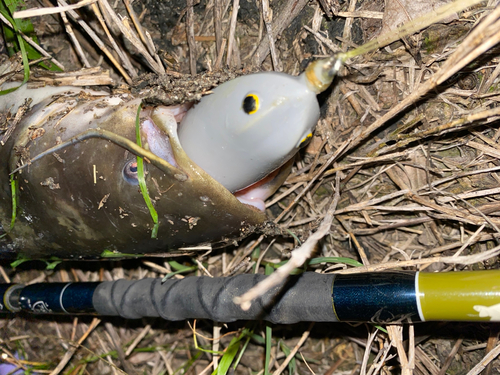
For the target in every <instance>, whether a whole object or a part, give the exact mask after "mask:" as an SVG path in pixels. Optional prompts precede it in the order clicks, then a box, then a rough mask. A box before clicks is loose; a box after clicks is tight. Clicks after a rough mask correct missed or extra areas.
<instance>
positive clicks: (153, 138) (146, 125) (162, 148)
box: [141, 118, 179, 168]
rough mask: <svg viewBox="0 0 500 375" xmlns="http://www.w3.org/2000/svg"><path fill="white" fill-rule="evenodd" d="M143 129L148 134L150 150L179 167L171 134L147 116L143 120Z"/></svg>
mask: <svg viewBox="0 0 500 375" xmlns="http://www.w3.org/2000/svg"><path fill="white" fill-rule="evenodd" d="M174 121H175V119H174ZM141 130H142V131H143V133H144V134H145V135H146V140H147V145H148V147H149V150H150V151H151V152H152V153H153V154H155V155H156V156H158V157H159V158H162V159H163V160H165V161H166V162H167V163H169V164H170V165H172V166H174V167H176V168H179V165H178V164H177V161H176V160H175V156H174V152H173V150H172V145H171V144H170V137H169V135H168V134H166V133H165V132H164V131H162V130H160V129H159V128H158V126H156V124H155V123H154V121H153V120H152V119H151V118H146V119H145V120H144V121H142V122H141Z"/></svg>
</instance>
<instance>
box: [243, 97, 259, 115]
mask: <svg viewBox="0 0 500 375" xmlns="http://www.w3.org/2000/svg"><path fill="white" fill-rule="evenodd" d="M242 107H243V111H245V113H246V114H248V115H253V114H254V113H255V112H257V110H258V109H259V97H258V96H257V95H255V94H248V95H247V96H245V99H243V104H242Z"/></svg>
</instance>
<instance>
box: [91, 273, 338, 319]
mask: <svg viewBox="0 0 500 375" xmlns="http://www.w3.org/2000/svg"><path fill="white" fill-rule="evenodd" d="M265 277H266V276H264V275H237V276H232V277H220V278H210V277H204V276H203V277H186V278H184V279H182V280H167V281H166V282H164V283H163V284H162V282H161V280H160V279H143V280H138V281H127V280H117V281H112V282H105V283H102V284H101V285H100V286H99V287H98V288H97V290H96V292H95V294H94V307H95V309H96V310H97V312H98V313H99V314H102V315H120V316H123V317H124V318H128V319H137V318H141V317H147V316H151V317H156V316H161V317H162V318H163V319H167V320H182V319H193V318H196V319H212V320H215V321H218V322H232V321H235V320H256V319H264V320H268V321H271V322H273V323H282V324H286V323H294V322H299V321H316V322H335V321H337V318H336V316H335V313H334V312H333V309H332V299H331V291H332V282H333V278H334V275H321V274H317V273H314V272H306V273H303V274H302V275H299V276H292V277H291V278H290V279H289V280H288V281H287V282H286V283H285V284H281V285H278V286H277V287H275V288H272V289H271V290H270V291H268V292H267V293H266V294H264V295H263V296H262V297H260V298H258V299H257V300H255V301H254V302H253V303H252V307H251V308H250V309H249V310H248V311H243V310H242V309H241V308H240V306H238V305H236V304H235V303H234V302H233V298H234V297H236V296H240V295H242V294H243V293H245V292H246V291H247V290H249V289H250V288H251V287H253V286H254V285H255V284H257V283H258V282H259V281H261V280H262V279H263V278H265Z"/></svg>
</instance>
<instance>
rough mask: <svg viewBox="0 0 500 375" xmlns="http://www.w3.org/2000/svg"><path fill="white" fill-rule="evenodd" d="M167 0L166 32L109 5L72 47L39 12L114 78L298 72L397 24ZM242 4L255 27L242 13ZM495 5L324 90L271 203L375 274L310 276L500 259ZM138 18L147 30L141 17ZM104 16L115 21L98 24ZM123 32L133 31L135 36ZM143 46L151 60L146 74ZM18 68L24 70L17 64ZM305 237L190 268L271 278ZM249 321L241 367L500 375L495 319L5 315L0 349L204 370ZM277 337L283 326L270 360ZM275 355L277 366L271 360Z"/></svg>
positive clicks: (26, 278) (350, 8)
mask: <svg viewBox="0 0 500 375" xmlns="http://www.w3.org/2000/svg"><path fill="white" fill-rule="evenodd" d="M42 3H43V4H44V6H46V7H49V6H50V4H48V3H46V2H43V1H42ZM87 3H88V2H87ZM190 3H191V4H192V1H191V2H189V1H188V4H190ZM429 3H431V2H429ZM60 4H65V3H63V2H62V1H61V2H60ZM169 4H170V5H171V6H172V8H175V6H178V7H180V9H183V10H182V11H181V15H180V17H179V19H178V22H177V25H176V26H175V27H173V28H172V29H171V30H169V31H168V32H167V31H160V30H162V28H161V27H160V26H159V25H158V24H156V23H155V20H156V19H158V18H161V15H157V17H156V18H155V17H154V15H153V14H152V13H153V11H152V9H158V8H153V5H152V4H147V5H146V4H135V6H134V8H135V10H136V12H137V14H135V13H133V12H131V13H128V20H127V21H126V22H121V21H119V19H118V18H117V17H116V15H114V14H113V12H111V11H110V9H111V6H117V7H118V9H117V12H118V13H120V14H122V15H125V14H127V13H126V10H125V5H127V7H128V8H130V4H129V2H128V1H125V2H124V3H121V2H116V3H115V4H108V3H107V1H106V0H99V1H98V2H97V3H92V4H91V5H89V6H88V10H89V12H88V13H90V14H97V15H98V17H97V19H100V20H101V21H102V22H101V23H99V22H96V21H92V22H87V23H85V26H84V25H83V23H84V22H86V21H85V20H80V21H79V22H80V27H79V28H77V31H76V30H75V31H73V29H72V27H73V28H74V25H75V24H74V23H71V22H70V23H66V30H67V32H69V33H70V35H71V36H72V38H71V39H66V38H65V37H61V33H63V32H64V31H63V30H62V29H61V27H60V25H59V21H56V20H57V19H58V18H57V17H59V16H57V15H56V16H44V17H42V18H37V19H35V20H36V27H37V30H40V32H39V35H40V37H41V39H42V41H43V42H45V44H44V45H47V46H48V47H50V48H49V49H52V52H53V53H55V57H56V58H57V60H58V61H60V62H61V63H62V64H63V65H64V66H65V67H66V69H68V67H74V68H75V69H76V68H80V67H87V68H90V67H94V66H96V65H97V63H98V62H99V63H101V62H102V64H103V65H104V67H105V69H111V78H112V79H113V80H114V82H115V83H116V84H117V85H118V83H119V82H128V83H131V82H132V80H133V79H135V78H136V77H137V76H138V74H140V73H141V72H142V71H145V70H149V71H151V70H152V71H153V72H155V73H158V74H161V73H162V70H163V69H164V68H163V66H166V67H167V69H166V70H167V72H168V71H171V72H174V71H176V72H178V73H183V74H189V73H194V72H195V71H196V70H198V69H199V68H200V67H201V66H202V67H204V68H205V69H215V68H217V67H227V66H228V65H229V66H230V67H231V68H234V69H236V68H241V67H246V68H249V67H251V66H259V67H260V66H261V64H262V68H263V69H271V68H274V69H276V70H283V71H286V72H288V73H291V74H297V73H298V72H299V71H300V69H301V68H303V66H302V65H301V62H302V61H304V60H308V59H314V58H317V57H321V56H327V55H330V54H332V53H333V52H336V51H339V50H346V49H347V48H351V47H352V46H354V45H359V44H360V43H362V42H365V41H368V40H370V39H371V38H373V37H374V36H376V35H377V34H378V33H379V32H380V30H381V29H382V26H384V27H385V28H387V27H389V28H390V25H389V26H388V25H387V22H385V21H384V24H383V23H382V21H381V18H382V14H383V13H382V12H383V11H384V5H383V4H381V2H377V1H375V2H365V3H362V4H357V3H356V1H350V2H346V3H344V4H343V5H340V4H338V3H336V2H333V1H329V0H323V1H321V0H320V1H319V2H307V1H304V0H298V1H288V2H287V1H282V2H281V3H279V4H270V7H271V8H273V9H274V11H273V15H272V18H271V14H270V13H269V11H268V10H267V7H268V6H269V4H267V1H265V2H264V3H263V4H262V7H263V9H264V12H263V13H262V12H257V8H256V7H253V6H250V5H249V4H250V3H246V2H245V3H243V2H241V3H240V2H238V1H237V0H235V1H233V2H232V7H231V6H230V5H231V4H230V2H221V1H220V0H214V1H209V2H208V3H206V2H203V3H202V4H200V5H196V6H195V8H194V10H195V11H193V9H191V8H190V7H187V8H185V5H184V3H183V2H181V3H180V5H179V4H177V3H174V2H171V3H169ZM238 4H240V6H241V7H242V8H241V10H240V11H244V12H245V15H246V16H245V17H246V18H245V19H243V18H236V12H235V11H234V10H235V9H237V8H238ZM494 4H495V3H494V2H493V1H490V2H489V4H487V5H484V4H483V5H481V6H476V7H474V8H472V9H469V10H467V11H465V12H463V13H462V14H460V15H459V16H460V17H459V18H457V19H456V20H454V21H452V22H451V23H448V24H446V25H443V24H441V25H435V26H432V27H431V28H429V29H427V30H426V31H424V32H422V33H420V34H417V35H414V36H409V37H406V38H404V42H396V43H393V44H392V45H390V47H387V48H385V49H382V50H379V51H378V52H376V53H372V54H369V55H365V56H360V57H357V58H356V59H354V60H352V61H349V62H348V63H347V64H346V66H345V68H344V69H343V70H342V71H341V74H340V77H339V78H338V79H337V80H336V81H335V83H334V85H333V86H332V88H331V90H330V91H328V92H327V93H326V94H323V95H321V96H320V100H321V102H322V111H323V114H322V118H321V120H320V121H319V124H318V126H317V129H316V133H315V136H314V139H313V141H312V142H311V144H310V145H309V146H308V147H307V148H306V149H305V150H304V151H303V152H302V155H301V158H300V159H299V160H298V161H297V162H296V165H295V167H294V170H293V172H292V174H291V175H290V177H289V178H288V180H287V182H286V183H285V185H284V186H283V187H282V188H281V190H280V191H279V192H277V193H276V195H275V198H274V199H273V198H271V200H270V202H271V203H269V204H268V213H269V216H270V218H271V219H274V221H275V222H276V223H277V224H278V225H279V226H280V228H281V229H282V230H283V233H286V231H287V230H288V231H291V232H293V233H294V234H295V236H296V237H295V238H300V239H301V240H303V241H304V240H307V239H308V238H309V240H307V242H306V244H309V245H310V247H309V248H307V249H306V250H307V251H305V252H306V255H310V254H312V256H314V257H319V256H322V257H327V256H337V257H339V256H340V257H348V258H353V259H356V260H359V261H360V262H362V263H363V264H364V267H359V268H356V269H354V268H348V267H347V266H345V265H338V264H337V265H332V264H321V265H318V266H314V267H311V268H313V269H314V270H316V271H317V272H343V273H348V272H362V271H367V270H383V269H409V270H427V271H436V272H444V271H462V270H468V269H497V268H499V261H498V253H499V250H498V239H499V237H500V229H499V228H500V220H499V219H498V213H499V212H500V199H499V198H500V189H499V188H498V186H499V182H500V175H499V174H498V172H499V171H500V166H499V159H500V146H499V138H500V130H499V127H498V124H499V121H498V120H499V115H500V110H499V106H498V102H499V100H500V91H499V87H498V75H499V73H500V69H499V67H500V64H499V61H500V59H499V57H498V48H497V49H495V47H494V46H495V45H496V43H498V39H499V38H500V32H499V31H498V30H500V27H499V25H498V22H499V21H498V19H499V17H498V16H495V15H494V16H491V18H492V19H491V23H490V24H489V26H488V27H484V25H485V24H484V23H483V26H479V27H484V30H482V32H481V33H478V34H480V35H479V36H478V35H475V34H474V31H471V30H474V29H473V28H474V27H475V26H476V30H477V25H478V23H479V21H480V20H483V19H484V18H486V17H487V16H488V14H491V13H492V12H498V9H496V10H495V9H494ZM98 5H99V7H98ZM141 7H142V9H143V11H141V9H140V8H141ZM279 7H281V9H283V10H282V11H278V10H277V8H279ZM184 8H185V9H184ZM99 9H100V10H99ZM148 9H149V10H148ZM76 11H78V10H76ZM76 11H75V10H67V13H66V16H67V17H68V18H70V19H71V18H72V17H74V14H76V13H75V12H76ZM101 12H102V14H101ZM247 12H249V13H247ZM252 12H253V14H252ZM325 12H326V13H327V14H328V15H329V16H330V18H326V17H325V16H324V13H325ZM63 14H64V13H63ZM248 14H250V16H249V15H248ZM53 17H56V18H53ZM85 18H89V16H88V14H87V17H85ZM214 18H215V20H214ZM109 20H113V21H112V22H109ZM339 20H341V21H342V22H341V21H339ZM344 21H345V22H344ZM64 22H68V21H67V20H65V21H64ZM139 22H140V23H141V24H142V27H141V28H137V27H134V26H133V24H134V23H139ZM186 22H187V23H188V24H187V25H186ZM106 24H107V25H108V27H109V29H110V30H109V31H108V30H107V27H106V30H104V29H102V27H103V25H106ZM290 24H291V25H292V26H290ZM71 25H72V26H71ZM89 25H90V26H89ZM99 25H101V26H99ZM214 25H215V27H214ZM300 25H303V26H300ZM91 27H93V28H96V29H98V30H99V31H98V32H93V31H92V32H91V34H92V35H91V36H90V37H91V38H92V39H94V42H95V44H96V45H97V46H100V49H94V45H91V44H90V43H89V42H88V39H87V38H86V37H83V36H82V30H88V29H90V28H91ZM214 28H215V30H214ZM147 30H149V32H148V31H147ZM284 30H285V31H284ZM325 30H329V33H326V32H325ZM186 31H187V32H186ZM386 31H387V30H386ZM117 33H121V35H125V36H126V37H127V40H128V42H126V43H125V45H121V39H122V38H117V37H116V35H117ZM149 33H151V35H150V34H149ZM162 33H163V34H162ZM278 35H281V37H280V38H279V39H277V36H278ZM95 38H97V39H95ZM167 39H168V40H169V41H170V42H171V44H170V45H169V46H170V49H169V50H164V51H157V50H156V49H155V47H154V45H153V44H152V43H151V40H153V41H154V42H156V43H157V45H158V44H159V45H161V46H162V48H163V45H164V44H162V43H164V40H167ZM67 40H71V42H68V41H67ZM162 40H163V41H162ZM58 45H65V46H66V47H67V48H63V49H58V48H56V46H58ZM486 47H487V48H486ZM228 48H229V51H230V52H229V53H228V52H227V49H228ZM130 50H132V51H134V53H135V56H137V54H140V55H141V56H143V59H142V60H141V61H142V62H143V65H142V66H139V64H138V63H137V61H136V60H134V58H133V57H132V56H131V55H130V53H129V51H130ZM269 51H270V53H269ZM78 56H80V57H78ZM103 56H106V59H104V60H103ZM271 56H272V58H271ZM162 62H163V64H162ZM146 67H148V68H146ZM11 69H14V70H15V69H19V67H18V68H16V62H12V67H11ZM172 74H173V73H172ZM80 76H83V77H85V81H84V82H85V84H91V81H92V79H93V78H92V77H96V78H95V79H98V80H99V81H98V82H99V84H109V83H110V77H109V76H108V75H107V74H106V73H102V72H101V71H95V70H93V71H89V70H86V71H83V72H81V73H80V74H79V75H78V77H80ZM43 79H44V80H50V79H55V80H57V79H61V78H60V77H59V78H58V77H56V78H54V77H52V78H50V77H49V78H43ZM64 79H65V81H64V82H65V84H71V82H75V81H78V79H75V75H67V76H66V77H65V78H64ZM311 233H315V234H313V235H312V236H311ZM297 246H298V243H297V241H296V239H294V237H291V236H263V235H254V236H250V237H249V238H247V239H246V240H245V241H242V242H241V243H240V244H239V246H235V247H232V248H226V249H222V250H220V249H219V250H217V251H215V250H214V251H212V252H208V253H200V254H201V255H199V256H198V257H196V258H192V259H191V258H185V259H183V260H182V261H184V262H185V263H186V264H188V263H189V264H192V265H202V266H200V267H198V271H197V272H196V274H197V275H202V274H210V275H213V276H221V275H230V274H235V273H243V272H252V266H254V265H255V264H256V263H258V264H259V265H261V268H260V271H259V272H263V271H262V270H263V267H262V266H263V265H265V264H269V263H276V262H278V261H281V260H283V259H287V258H289V257H290V251H291V250H293V249H295V248H297ZM259 255H261V256H260V257H259ZM302 255H303V254H302ZM292 257H293V256H292ZM1 271H2V275H3V277H4V279H5V280H6V281H9V280H11V281H13V282H24V283H33V282H42V281H67V280H79V281H87V280H92V281H93V280H111V279H116V278H128V279H139V278H144V277H162V276H163V275H164V274H165V273H167V272H169V271H170V265H169V263H168V259H167V260H166V261H165V262H163V260H162V259H153V260H148V261H143V260H135V261H121V262H120V261H115V262H103V263H63V264H62V265H60V266H59V267H58V268H57V270H56V271H47V270H46V269H45V267H44V264H41V263H36V262H31V263H28V264H25V265H22V266H21V267H19V268H18V269H16V270H12V269H10V268H9V267H8V264H7V263H5V264H4V268H3V269H2V270H1ZM179 277H182V276H179ZM194 323H196V324H194ZM245 326H246V327H249V328H250V329H252V330H253V333H254V335H255V336H254V338H253V339H252V340H250V342H249V344H248V346H247V347H246V349H245V351H244V354H243V357H242V359H241V362H240V364H239V366H238V367H237V369H236V370H235V373H237V374H255V373H263V372H264V371H266V373H271V372H273V373H275V374H279V373H283V374H286V373H290V372H289V371H290V369H292V371H293V368H292V367H289V365H288V362H287V361H288V360H290V359H292V361H291V362H290V363H291V364H292V363H293V365H294V366H295V369H296V370H295V371H296V372H297V373H299V374H308V373H315V374H346V375H347V374H362V375H365V374H370V375H375V374H377V373H381V374H398V373H402V374H412V373H414V374H422V375H427V374H430V375H438V374H439V375H442V374H445V373H448V374H477V373H479V372H480V371H481V370H482V369H484V368H485V366H486V368H485V369H484V372H483V373H484V374H497V373H499V368H500V361H499V360H497V359H496V356H497V355H498V354H499V350H500V346H499V345H498V334H499V332H500V330H499V328H498V325H495V324H490V325H485V324H483V325H479V324H468V323H425V324H417V325H405V326H402V325H393V326H388V327H386V329H387V332H384V331H382V330H378V329H377V328H375V327H374V326H372V325H369V324H361V325H356V326H353V325H348V324H311V325H309V324H295V325H290V326H272V327H271V326H270V325H267V324H266V323H263V322H256V323H252V322H248V323H247V322H240V323H235V324H229V325H225V324H218V323H215V322H210V321H198V322H175V323H172V322H166V321H161V320H153V319H150V320H142V321H125V320H121V319H110V318H103V319H102V320H99V319H92V318H91V317H78V318H71V317H46V318H44V317H42V318H34V317H32V316H20V317H15V318H5V319H2V320H0V327H1V329H2V331H1V332H2V336H1V337H0V340H1V341H0V349H1V350H2V351H3V353H4V354H6V355H7V356H11V354H12V353H14V352H16V351H17V352H23V353H25V355H24V357H25V358H26V359H28V360H29V363H23V365H27V364H28V365H32V364H33V363H34V362H40V363H42V364H43V365H45V366H46V367H45V368H46V371H41V372H42V373H51V374H59V373H64V374H108V373H118V374H120V373H127V374H167V373H168V374H174V373H177V374H180V373H190V374H201V373H211V372H212V371H213V368H214V367H215V365H216V364H217V363H218V361H219V360H220V356H218V355H217V354H213V353H210V352H208V351H200V350H198V349H197V348H196V347H195V342H197V344H198V345H199V346H200V347H203V348H204V349H210V350H214V351H216V352H217V351H220V350H224V348H226V347H227V345H228V343H229V341H230V340H231V339H232V338H233V337H235V336H237V335H238V333H239V331H240V330H241V329H243V327H245ZM271 329H272V331H270V330H271ZM266 332H267V333H268V334H269V332H272V333H271V335H272V344H273V346H272V349H271V350H270V352H268V353H266V350H265V346H264V336H265V333H266ZM194 337H196V341H195V340H193V338H194ZM287 348H288V349H287ZM290 350H291V351H292V355H289V351H290ZM294 353H296V355H295V356H293V354H294ZM266 354H268V355H269V354H270V366H269V369H266V370H264V367H265V365H264V363H265V356H266ZM287 356H288V357H289V358H287ZM285 358H286V360H285ZM488 364H489V365H488Z"/></svg>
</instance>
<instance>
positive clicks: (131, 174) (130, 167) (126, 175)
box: [122, 160, 139, 185]
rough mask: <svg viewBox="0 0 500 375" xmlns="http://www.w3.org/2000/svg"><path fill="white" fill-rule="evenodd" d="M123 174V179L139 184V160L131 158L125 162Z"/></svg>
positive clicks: (132, 183) (131, 183)
mask: <svg viewBox="0 0 500 375" xmlns="http://www.w3.org/2000/svg"><path fill="white" fill-rule="evenodd" d="M122 175H123V179H124V180H125V181H126V182H127V183H129V184H130V185H139V179H138V178H137V161H136V160H129V161H128V162H127V163H125V166H124V167H123V171H122Z"/></svg>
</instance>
